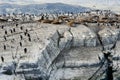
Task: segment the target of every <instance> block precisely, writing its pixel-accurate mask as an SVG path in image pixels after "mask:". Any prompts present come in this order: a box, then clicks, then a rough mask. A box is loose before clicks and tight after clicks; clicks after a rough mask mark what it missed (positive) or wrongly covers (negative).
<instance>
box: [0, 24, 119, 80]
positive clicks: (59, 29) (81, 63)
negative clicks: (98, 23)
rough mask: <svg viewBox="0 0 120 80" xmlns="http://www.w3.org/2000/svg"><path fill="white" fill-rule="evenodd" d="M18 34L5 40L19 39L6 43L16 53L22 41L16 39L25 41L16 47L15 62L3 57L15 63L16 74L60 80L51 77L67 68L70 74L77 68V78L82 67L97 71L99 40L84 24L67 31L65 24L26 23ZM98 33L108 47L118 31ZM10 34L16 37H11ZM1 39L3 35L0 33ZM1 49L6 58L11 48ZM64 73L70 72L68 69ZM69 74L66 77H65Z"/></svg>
mask: <svg viewBox="0 0 120 80" xmlns="http://www.w3.org/2000/svg"><path fill="white" fill-rule="evenodd" d="M21 26H23V28H24V30H23V31H21V30H19V28H20V27H21ZM8 28H11V27H8ZM8 28H7V29H8ZM26 29H27V30H28V31H29V34H30V36H31V39H32V40H31V41H28V37H27V36H26V35H24V32H25V30H26ZM17 31H18V32H16V33H14V34H11V33H9V35H10V36H8V37H7V39H8V40H11V39H13V38H14V39H15V38H18V40H16V39H15V42H14V44H15V45H14V44H13V43H11V41H5V43H7V44H8V46H11V45H12V46H13V47H15V48H14V49H13V50H16V46H18V43H19V42H20V41H21V40H20V38H19V36H20V35H22V36H23V38H24V39H23V40H22V41H21V42H22V43H23V46H22V47H20V46H19V47H18V54H17V55H16V57H17V60H13V59H12V57H11V56H13V54H14V55H15V53H13V54H9V56H5V55H4V56H5V58H6V57H7V58H8V57H9V58H8V60H5V61H6V62H8V61H9V62H13V61H16V62H17V67H16V72H17V73H19V74H22V73H23V72H24V74H25V75H26V77H27V78H28V77H30V76H31V77H35V78H36V77H38V78H45V79H46V78H49V79H50V80H59V79H60V78H57V79H53V78H51V77H52V76H54V75H55V76H59V75H58V74H59V71H58V70H61V69H64V68H70V71H71V69H72V68H74V67H76V68H79V69H80V70H78V72H81V73H80V75H84V74H83V73H82V71H81V70H83V69H82V68H84V70H83V71H84V72H85V67H89V69H88V70H87V71H90V69H91V67H92V69H93V68H94V69H95V70H96V68H97V67H98V66H99V60H98V55H100V56H102V54H101V52H100V48H99V47H97V46H98V43H99V41H98V38H97V36H96V33H95V32H94V31H92V30H91V29H90V28H88V27H86V26H84V25H78V26H77V27H71V28H70V27H68V26H66V25H51V24H38V23H29V24H27V23H26V24H21V25H19V26H18V27H17ZM98 34H99V35H100V37H101V38H102V41H103V43H104V45H107V44H111V43H112V42H113V41H114V40H116V38H117V37H118V35H119V31H118V30H117V29H110V28H105V29H103V30H101V31H99V32H98ZM12 35H15V36H14V37H12ZM0 36H3V34H1V35H0ZM0 40H1V41H2V40H3V39H2V38H0ZM1 45H3V44H1ZM83 47H84V48H83ZM95 47H97V48H95ZM24 48H27V49H28V52H27V53H24V52H25V51H24ZM79 49H80V50H79ZM0 50H1V52H3V53H1V54H6V55H8V53H9V52H10V50H11V49H9V47H8V48H7V51H3V50H2V49H0ZM96 66H97V67H96ZM63 67H64V68H63ZM13 69H14V68H13ZM65 70H68V71H67V72H69V69H65ZM55 71H58V72H57V73H58V74H54V72H55ZM61 71H64V70H61ZM61 71H60V72H61ZM87 71H86V73H87ZM93 72H94V71H91V73H93ZM70 73H71V72H70ZM38 74H39V75H38ZM75 74H77V73H75ZM68 75H71V74H68ZM68 75H67V74H66V75H65V77H66V76H68ZM89 76H90V75H89ZM89 76H87V77H89ZM71 77H73V76H71ZM67 78H68V77H66V79H67ZM69 78H70V77H69Z"/></svg>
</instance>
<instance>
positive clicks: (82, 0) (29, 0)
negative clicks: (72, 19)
mask: <svg viewBox="0 0 120 80" xmlns="http://www.w3.org/2000/svg"><path fill="white" fill-rule="evenodd" d="M56 2H60V3H68V4H73V5H97V4H102V5H114V4H117V5H120V0H0V3H14V4H21V5H22V4H41V3H56Z"/></svg>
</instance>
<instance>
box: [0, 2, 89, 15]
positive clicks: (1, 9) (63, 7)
mask: <svg viewBox="0 0 120 80" xmlns="http://www.w3.org/2000/svg"><path fill="white" fill-rule="evenodd" d="M88 10H90V8H87V7H82V6H74V5H68V4H63V3H46V4H30V5H17V4H0V14H5V13H13V12H14V13H31V14H39V13H46V12H47V13H54V12H74V13H77V12H84V11H88Z"/></svg>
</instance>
